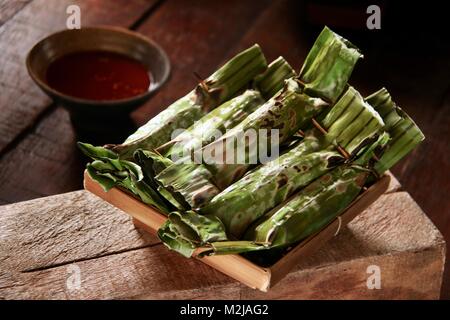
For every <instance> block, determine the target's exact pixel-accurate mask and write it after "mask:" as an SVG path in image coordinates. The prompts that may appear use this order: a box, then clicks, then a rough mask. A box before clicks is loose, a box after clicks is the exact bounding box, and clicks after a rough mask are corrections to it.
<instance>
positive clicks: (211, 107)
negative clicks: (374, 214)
mask: <svg viewBox="0 0 450 320" xmlns="http://www.w3.org/2000/svg"><path fill="white" fill-rule="evenodd" d="M361 58H362V54H361V52H360V51H359V49H358V48H357V47H356V46H354V45H353V44H352V43H351V42H349V41H348V40H346V39H344V38H343V37H341V36H339V35H337V34H336V33H334V32H333V31H331V30H330V29H329V28H327V27H325V28H324V29H323V31H322V32H321V33H320V35H319V37H318V38H317V39H316V41H315V42H314V44H313V46H312V48H311V50H310V52H309V53H308V55H307V57H306V59H305V61H304V63H303V66H302V67H301V69H300V72H299V73H298V74H297V73H296V72H295V71H294V69H293V68H292V67H291V66H290V65H289V63H288V62H287V61H286V60H285V59H284V58H282V57H279V58H277V59H275V60H274V61H273V62H271V63H270V64H269V65H267V63H266V59H265V57H264V54H263V52H262V50H261V48H260V47H259V46H258V45H254V46H252V47H250V48H248V49H247V50H244V51H243V52H241V53H239V54H238V55H236V56H235V57H234V58H232V59H231V60H229V61H228V62H227V63H225V64H224V65H223V66H222V67H221V68H220V69H218V70H217V71H216V72H214V73H213V74H212V75H211V76H210V77H208V78H206V79H205V80H203V81H200V83H199V84H198V85H197V86H196V87H195V88H194V89H193V90H192V91H191V92H189V93H188V94H187V95H186V96H184V97H182V98H180V99H179V100H177V101H175V102H174V103H173V104H172V105H170V106H169V107H168V108H167V109H165V110H164V111H162V112H161V113H160V114H158V115H157V116H156V117H154V118H153V119H151V120H149V121H148V122H147V123H146V124H145V125H143V126H142V127H141V128H139V129H138V130H137V131H136V132H135V133H133V134H131V135H130V136H129V137H128V138H127V139H126V140H125V141H124V142H123V143H122V144H119V145H105V146H93V145H90V144H88V143H81V142H80V143H78V146H79V148H80V149H81V151H82V152H83V153H84V154H86V155H87V156H88V157H89V158H91V162H90V163H88V164H87V167H86V171H87V173H88V174H89V176H90V177H91V178H92V179H93V180H95V181H96V182H97V183H99V184H100V185H101V186H102V187H103V189H104V190H105V191H108V190H110V189H111V188H114V187H118V188H120V189H122V190H124V191H126V192H128V193H129V194H131V195H132V196H134V197H135V198H137V199H139V200H140V201H142V202H143V203H145V204H147V205H149V206H151V207H153V208H155V209H156V210H158V211H159V212H160V213H162V214H164V215H165V216H166V217H167V220H166V221H165V223H164V224H163V225H162V226H161V227H160V228H159V230H158V237H159V238H160V239H161V241H162V242H163V243H164V244H165V245H166V246H167V247H168V248H169V249H171V250H174V251H176V252H178V253H180V254H182V255H183V256H185V257H203V256H206V255H219V254H243V255H244V256H245V257H250V258H251V259H253V258H257V259H255V260H254V261H258V263H259V262H261V265H263V264H265V265H268V264H267V263H269V264H270V263H271V262H270V261H275V260H270V259H271V258H275V259H278V257H279V256H280V255H283V254H285V253H286V252H287V251H288V250H289V248H292V247H293V246H295V245H297V244H298V243H301V242H302V241H304V240H305V239H307V238H308V237H310V236H313V235H315V234H317V233H318V232H320V231H321V230H323V228H325V227H326V226H327V225H329V224H330V223H331V222H332V221H334V220H335V219H336V218H337V217H339V216H340V215H341V214H342V213H343V212H344V211H345V210H346V209H347V208H348V207H349V206H350V205H351V204H352V203H353V202H354V201H355V199H357V198H358V196H360V195H361V194H362V193H363V192H364V190H366V188H368V187H370V186H371V185H372V184H374V183H376V182H377V181H378V180H379V179H380V177H381V176H382V175H383V174H384V173H385V172H386V171H387V170H389V169H390V168H391V167H392V166H393V165H395V164H396V163H398V162H399V161H400V160H401V159H402V158H403V157H405V156H406V155H407V154H408V153H410V152H411V151H412V150H413V149H414V148H415V147H417V145H418V144H419V143H420V142H422V141H423V140H424V135H423V133H422V132H421V130H420V129H419V128H418V126H417V125H416V124H415V123H414V121H413V120H412V119H411V118H410V117H409V116H408V115H407V114H406V113H405V112H404V111H403V110H402V109H401V108H400V107H398V106H397V105H396V104H395V102H394V101H393V99H392V97H391V95H390V94H389V92H388V91H387V90H386V89H385V88H382V89H380V90H378V91H377V92H374V93H373V94H371V95H370V96H368V97H366V98H363V97H362V96H361V94H360V93H359V92H358V91H357V90H356V89H355V87H353V86H350V85H349V84H348V82H349V78H350V76H351V74H352V71H353V69H354V67H355V65H356V63H357V62H358V61H359V59H361ZM275 151H276V152H275ZM266 258H270V259H269V260H270V261H269V260H265V259H266Z"/></svg>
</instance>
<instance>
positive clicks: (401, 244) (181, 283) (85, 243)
mask: <svg viewBox="0 0 450 320" xmlns="http://www.w3.org/2000/svg"><path fill="white" fill-rule="evenodd" d="M444 246H445V244H444V241H443V239H442V236H441V235H440V233H439V231H438V230H437V229H436V228H435V227H434V226H433V224H432V223H431V222H430V220H429V219H428V218H427V217H426V215H425V214H424V213H423V212H422V211H421V210H420V208H419V207H418V206H417V204H416V203H415V202H414V201H413V200H412V199H411V197H410V196H409V195H408V194H407V193H405V192H394V193H389V194H386V195H383V196H382V197H381V198H380V199H379V200H377V201H376V202H375V203H374V204H373V205H372V206H371V207H369V208H368V209H367V210H366V211H364V212H363V213H362V214H361V215H360V216H358V217H357V218H356V219H355V220H353V221H352V222H351V223H350V224H349V225H348V226H347V227H346V228H344V229H343V230H342V231H341V232H340V233H339V235H338V236H336V237H335V238H334V239H332V240H330V241H329V242H328V243H327V244H326V245H325V246H324V247H323V248H322V249H320V250H319V251H318V252H317V253H316V254H314V255H313V256H311V257H309V258H307V259H305V260H304V261H299V265H298V266H297V267H295V268H294V271H292V272H291V273H290V274H289V275H288V276H287V277H286V278H285V279H283V280H282V281H281V282H279V283H278V284H277V285H275V286H274V287H273V288H272V289H271V290H270V291H269V292H268V293H260V292H257V291H255V290H251V289H248V288H247V287H245V286H243V285H242V284H240V283H238V282H236V281H234V280H232V279H231V278H228V277H226V276H224V275H222V274H221V273H219V272H217V271H215V270H214V269H212V268H210V267H208V266H206V265H204V264H203V263H201V262H199V261H196V260H194V259H185V258H183V257H182V256H180V255H179V254H177V253H174V252H171V251H169V250H168V249H167V248H166V247H164V246H163V245H162V244H161V243H159V242H158V241H157V239H156V238H155V237H153V236H150V235H148V234H146V233H141V232H140V231H139V230H136V229H135V228H134V225H133V223H132V221H131V219H130V218H129V217H128V216H127V215H126V214H124V213H123V212H122V211H120V210H119V209H116V208H114V207H112V206H110V205H109V204H107V203H105V202H103V201H102V200H100V199H99V198H97V197H96V196H94V195H92V194H90V193H88V192H86V191H76V192H70V193H66V194H61V195H57V196H51V197H46V198H40V199H36V200H31V201H25V202H20V203H16V204H11V205H6V206H1V207H0V297H1V298H5V299H11V298H15V299H22V298H29V299H58V298H62V299H66V298H69V299H85V298H93V299H118V298H152V299H158V298H169V299H171V298H189V299H190V298H192V299H196V298H206V299H212V298H219V299H220V298H226V299H231V298H241V299H247V298H252V299H253V298H263V299H266V298H287V299H299V298H320V299H330V298H333V299H335V298H337V299H349V298H369V299H372V298H373V299H375V298H376V299H380V298H385V299H388V298H389V299H390V298H393V299H407V298H410V299H435V298H438V297H439V291H440V286H441V281H442V271H443V265H444V250H445V247H444ZM372 264H375V265H378V266H379V267H380V268H381V277H382V278H381V279H382V288H381V289H380V290H369V289H367V286H366V281H367V272H366V271H367V267H368V266H369V265H372ZM74 265H75V267H76V268H79V270H80V272H81V273H80V275H81V288H80V289H79V290H78V289H77V290H75V289H74V290H72V289H70V287H67V285H66V283H67V281H68V279H69V277H70V275H71V274H72V273H71V270H73V269H72V268H73V266H74ZM412 275H414V276H412Z"/></svg>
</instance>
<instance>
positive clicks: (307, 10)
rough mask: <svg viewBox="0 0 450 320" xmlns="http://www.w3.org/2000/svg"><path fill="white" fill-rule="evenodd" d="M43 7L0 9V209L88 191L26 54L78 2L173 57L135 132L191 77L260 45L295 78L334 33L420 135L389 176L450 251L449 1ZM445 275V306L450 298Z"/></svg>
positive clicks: (15, 4)
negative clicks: (324, 36)
mask: <svg viewBox="0 0 450 320" xmlns="http://www.w3.org/2000/svg"><path fill="white" fill-rule="evenodd" d="M35 2H36V1H32V0H29V1H28V0H25V1H8V0H6V1H5V0H3V1H0V48H1V49H2V55H0V68H1V69H0V204H6V203H12V202H17V201H23V200H28V199H32V198H37V197H41V196H47V195H52V194H57V193H62V192H68V191H72V190H76V189H80V188H81V187H82V171H83V168H84V164H85V161H86V159H85V158H83V157H82V156H81V155H80V153H79V152H78V150H77V149H76V147H75V144H74V143H75V141H76V136H75V133H74V132H73V130H72V127H71V124H70V120H69V117H68V114H67V113H66V111H65V110H64V109H62V108H60V107H59V106H57V105H55V104H53V103H51V101H50V100H49V99H48V98H47V97H45V96H44V95H43V94H42V93H41V92H40V91H39V90H38V89H37V88H36V86H35V85H34V84H33V83H32V82H31V80H30V79H29V77H28V75H27V74H26V70H25V67H24V57H25V55H26V53H27V51H28V50H29V49H30V48H31V47H32V45H34V43H35V42H37V41H38V40H39V39H40V38H42V37H44V36H46V35H48V34H50V33H51V32H54V31H56V30H60V29H63V28H64V27H65V17H66V15H65V8H66V7H67V5H68V4H72V3H76V4H79V5H80V6H81V8H82V24H83V25H95V24H113V25H122V26H125V27H129V28H131V29H134V30H137V31H139V32H141V33H143V34H145V35H147V36H149V37H150V38H152V39H154V40H155V41H157V42H158V43H160V44H161V46H162V47H163V48H164V49H165V50H166V51H167V53H168V55H169V58H170V60H171V62H172V67H173V70H172V75H171V79H170V81H169V82H168V83H167V84H166V85H165V86H164V87H163V88H162V90H161V91H160V92H159V93H158V94H157V95H156V96H155V97H154V98H153V99H152V100H151V101H149V102H148V103H147V104H146V105H144V106H143V107H141V108H140V109H138V110H137V111H135V112H134V113H133V119H134V120H135V122H136V124H138V125H141V124H143V123H145V122H146V121H147V120H148V119H150V118H151V117H152V116H154V115H155V114H156V113H157V112H159V111H160V110H162V109H163V108H164V107H166V106H168V105H169V104H170V103H171V102H173V101H174V100H175V99H176V98H178V97H180V96H182V95H184V94H185V93H187V92H188V91H189V90H190V89H192V88H193V86H194V85H195V83H196V79H195V77H194V76H193V72H194V71H196V72H198V73H199V74H200V75H203V76H207V75H209V74H210V73H211V72H212V71H213V70H215V69H216V68H217V67H218V65H220V64H221V63H222V62H224V61H225V60H226V59H228V58H229V57H231V56H232V55H233V54H235V53H236V52H238V51H239V50H241V49H244V48H246V47H248V46H250V45H251V44H253V43H255V42H257V43H259V44H260V45H261V46H262V48H263V50H264V52H265V54H266V56H267V58H268V59H269V60H271V59H274V58H276V57H277V56H279V55H283V56H284V57H285V58H286V59H287V60H288V61H289V62H290V63H291V64H292V66H294V67H295V69H296V70H297V71H298V70H299V68H300V66H301V65H302V62H303V60H304V58H305V56H306V54H307V52H308V50H309V48H310V47H311V44H312V41H314V39H315V37H316V36H317V35H318V33H319V32H320V30H321V29H322V28H323V25H324V24H326V25H328V26H329V27H331V28H332V29H334V31H336V32H338V33H339V34H341V35H342V36H344V37H346V38H348V39H350V40H351V41H352V42H353V43H354V44H356V45H357V46H358V47H360V48H361V49H362V51H363V53H364V55H365V58H364V59H363V61H361V62H359V63H358V65H357V67H356V69H355V72H354V74H353V76H352V78H351V84H352V85H354V86H355V87H356V88H357V89H358V90H359V91H360V92H361V93H363V94H364V95H368V94H370V93H372V92H373V91H375V90H378V89H379V88H380V87H382V86H385V87H386V88H387V89H388V90H389V91H390V92H391V94H392V96H393V97H394V100H395V101H396V102H397V103H398V104H399V105H400V106H401V107H402V108H403V109H404V110H405V111H406V112H407V113H409V114H410V115H411V116H412V118H413V119H414V120H416V122H417V124H418V125H419V126H420V128H421V129H422V130H423V132H424V134H425V136H426V141H425V142H424V143H423V144H422V145H421V146H420V147H419V148H417V149H416V150H415V151H414V152H413V153H412V154H411V155H410V156H408V157H407V158H406V159H404V160H403V161H402V162H401V163H399V164H398V165H397V166H396V167H394V168H393V170H392V171H393V173H394V174H395V175H396V177H397V178H398V179H399V181H400V182H401V184H402V186H403V189H404V190H406V191H408V192H409V193H410V194H411V195H412V197H413V198H414V199H415V200H416V201H417V203H418V204H419V205H420V206H421V208H422V209H423V210H424V211H425V212H426V213H427V215H428V216H429V217H430V219H431V220H432V221H433V222H434V223H435V224H436V226H437V227H438V228H439V230H440V231H441V232H442V233H443V235H444V237H445V238H446V240H447V242H449V241H450V217H449V213H450V200H449V197H450V160H449V158H450V144H449V136H450V76H449V75H450V36H449V31H450V30H449V27H448V21H449V20H450V13H448V11H447V10H446V8H445V6H444V3H445V2H444V1H442V2H438V1H420V2H417V3H412V2H409V1H370V2H364V1H358V2H355V1H295V0H279V1H269V0H258V1H256V0H235V1H232V0H229V1H211V0H195V1H182V0H168V1H157V0H155V1H153V0H148V1H145V0H131V1H126V4H121V3H120V1H117V2H116V1H113V2H111V1H95V0H85V1H58V2H56V1H53V0H52V1H50V0H49V4H48V5H47V6H48V7H47V8H45V5H41V4H39V5H36V9H33V10H34V12H32V13H33V14H28V15H24V14H21V11H22V10H23V11H25V9H27V7H28V8H30V6H33V5H35ZM41 2H42V1H41ZM66 2H67V3H66ZM114 3H116V4H114ZM369 4H378V5H380V7H381V8H382V21H381V30H368V29H367V28H366V19H367V16H368V15H367V14H366V8H367V6H368V5H369ZM58 10H59V11H58ZM47 12H48V14H50V13H51V12H58V14H59V12H60V14H61V16H59V15H56V16H55V15H52V16H46V14H47ZM52 14H53V13H52ZM448 269H449V268H447V271H446V275H445V277H444V286H443V291H442V297H443V298H449V297H450V272H449V270H448ZM411 276H414V275H411Z"/></svg>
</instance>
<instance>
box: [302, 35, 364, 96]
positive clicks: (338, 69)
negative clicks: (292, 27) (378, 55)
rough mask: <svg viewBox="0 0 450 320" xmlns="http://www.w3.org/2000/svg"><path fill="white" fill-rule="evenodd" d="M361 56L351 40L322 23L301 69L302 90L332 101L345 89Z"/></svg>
mask: <svg viewBox="0 0 450 320" xmlns="http://www.w3.org/2000/svg"><path fill="white" fill-rule="evenodd" d="M360 58H362V54H361V53H360V52H359V49H358V48H357V47H356V46H354V45H353V44H352V43H350V41H348V40H346V39H344V38H343V37H341V36H339V35H338V34H336V33H334V32H333V31H331V30H330V29H329V28H328V27H325V28H324V29H323V30H322V32H321V33H320V35H319V37H318V38H317V39H316V42H315V43H314V45H313V47H312V49H311V50H310V51H309V53H308V56H307V57H306V60H305V62H304V64H303V67H302V70H301V71H300V75H299V79H300V81H302V82H303V83H304V84H305V93H306V94H309V95H311V96H315V97H321V98H323V99H326V100H327V101H329V102H331V103H334V102H335V101H336V100H337V99H338V98H339V96H340V95H341V93H342V92H343V91H344V89H345V87H346V85H347V82H348V79H349V78H350V75H351V74H352V71H353V68H354V66H355V64H356V62H357V61H358V60H359V59H360Z"/></svg>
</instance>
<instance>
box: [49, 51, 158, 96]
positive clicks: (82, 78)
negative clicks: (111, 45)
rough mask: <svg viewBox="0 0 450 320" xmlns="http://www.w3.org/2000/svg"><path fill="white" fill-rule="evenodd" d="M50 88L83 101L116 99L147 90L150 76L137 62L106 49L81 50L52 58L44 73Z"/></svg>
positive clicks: (150, 80)
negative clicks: (53, 59)
mask: <svg viewBox="0 0 450 320" xmlns="http://www.w3.org/2000/svg"><path fill="white" fill-rule="evenodd" d="M46 81H47V84H48V85H49V86H50V87H52V88H53V89H55V90H57V91H59V92H61V93H63V94H66V95H69V96H73V97H76V98H81V99H86V100H109V101H110V100H120V99H126V98H130V97H134V96H137V95H140V94H143V93H145V92H147V91H148V90H149V88H150V85H151V82H152V79H151V75H150V72H149V71H148V69H147V68H146V67H145V66H144V65H143V64H141V63H140V62H138V61H136V60H134V59H131V58H129V57H126V56H124V55H121V54H118V53H114V52H109V51H81V52H75V53H70V54H67V55H64V56H62V57H60V58H58V59H56V60H55V61H53V62H52V63H51V64H50V65H49V67H48V69H47V72H46Z"/></svg>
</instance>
